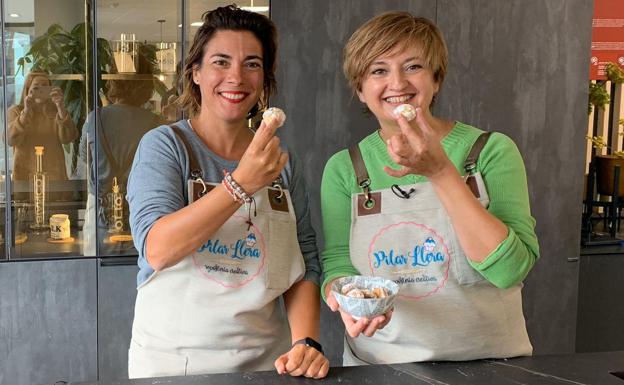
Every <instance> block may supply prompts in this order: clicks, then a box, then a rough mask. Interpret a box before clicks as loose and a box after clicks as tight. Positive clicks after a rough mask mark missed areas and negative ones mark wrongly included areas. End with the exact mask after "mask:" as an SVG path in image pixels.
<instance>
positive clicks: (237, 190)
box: [223, 170, 252, 204]
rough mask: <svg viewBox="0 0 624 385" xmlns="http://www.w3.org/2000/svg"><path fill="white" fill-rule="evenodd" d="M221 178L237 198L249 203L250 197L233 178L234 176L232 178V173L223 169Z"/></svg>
mask: <svg viewBox="0 0 624 385" xmlns="http://www.w3.org/2000/svg"><path fill="white" fill-rule="evenodd" d="M223 180H224V181H225V183H227V184H228V186H229V187H230V188H231V189H232V192H233V193H234V195H236V197H237V198H239V199H240V200H242V201H243V202H245V203H246V204H250V203H251V201H252V199H251V198H250V197H249V195H248V194H247V193H246V192H245V190H243V188H242V187H241V186H240V185H239V184H238V183H237V182H236V181H235V180H234V178H232V174H230V173H229V172H227V171H225V170H223Z"/></svg>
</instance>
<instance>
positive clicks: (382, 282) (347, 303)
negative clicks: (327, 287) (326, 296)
mask: <svg viewBox="0 0 624 385" xmlns="http://www.w3.org/2000/svg"><path fill="white" fill-rule="evenodd" d="M331 290H332V292H333V293H334V297H335V298H336V301H338V304H339V305H340V307H341V308H342V310H344V311H346V312H347V313H349V314H351V315H352V316H353V318H355V319H358V318H362V317H366V318H372V317H375V316H378V315H382V314H384V313H386V312H387V311H388V310H390V308H391V307H392V304H393V303H394V299H395V298H396V296H397V294H398V292H399V285H397V284H396V283H395V282H394V281H391V280H389V279H385V278H381V277H367V276H364V275H354V276H350V277H342V278H339V279H337V280H335V281H334V282H333V283H332V288H331Z"/></svg>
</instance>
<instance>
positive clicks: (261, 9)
mask: <svg viewBox="0 0 624 385" xmlns="http://www.w3.org/2000/svg"><path fill="white" fill-rule="evenodd" d="M241 9H244V10H245V11H250V12H269V7H268V6H258V7H241Z"/></svg>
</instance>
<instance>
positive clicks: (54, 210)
mask: <svg viewBox="0 0 624 385" xmlns="http://www.w3.org/2000/svg"><path fill="white" fill-rule="evenodd" d="M4 4H5V9H4V14H5V15H7V18H6V19H5V30H4V36H5V37H6V44H5V47H4V48H5V57H6V60H5V63H4V66H5V69H6V79H5V91H6V93H5V95H6V104H7V107H8V109H7V111H6V120H7V127H6V139H7V140H6V146H5V148H4V149H5V151H6V152H7V154H6V156H5V157H3V159H6V161H7V162H8V168H9V175H10V179H11V182H12V183H11V184H12V190H11V200H12V211H11V214H12V215H11V217H12V220H11V224H12V229H11V230H12V231H11V232H10V234H11V245H12V246H13V248H12V253H11V258H33V257H34V258H42V257H47V256H52V255H54V256H76V255H80V253H81V248H80V245H81V242H80V236H79V232H80V227H79V226H80V221H79V213H80V212H81V210H82V209H84V202H85V199H86V183H85V180H84V178H82V177H81V172H80V169H81V168H83V167H81V165H80V162H79V159H78V143H79V139H80V132H79V128H78V127H79V126H80V124H81V122H82V121H84V119H85V118H86V111H87V109H86V105H87V94H88V84H87V82H86V81H85V79H86V76H85V68H87V63H88V61H89V60H88V58H87V53H86V52H87V50H86V49H85V40H86V37H85V31H87V30H88V28H87V26H86V20H85V14H86V12H85V2H84V0H83V1H77V0H63V1H58V2H57V1H55V2H48V1H22V0H7V1H5V2H4ZM52 221H56V222H55V223H57V224H58V226H57V227H55V229H56V230H58V231H52V228H51V226H50V224H51V222H52Z"/></svg>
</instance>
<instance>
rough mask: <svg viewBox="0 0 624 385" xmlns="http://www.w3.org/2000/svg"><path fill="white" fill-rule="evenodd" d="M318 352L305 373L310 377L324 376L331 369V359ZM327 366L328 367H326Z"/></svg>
mask: <svg viewBox="0 0 624 385" xmlns="http://www.w3.org/2000/svg"><path fill="white" fill-rule="evenodd" d="M317 353H318V354H317V355H316V356H315V357H314V359H313V360H312V362H311V363H310V366H308V370H306V372H305V373H304V376H306V377H308V378H323V377H325V376H326V375H327V371H328V369H329V361H328V360H327V358H325V356H324V355H323V354H321V353H320V352H317ZM325 368H326V369H325Z"/></svg>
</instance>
